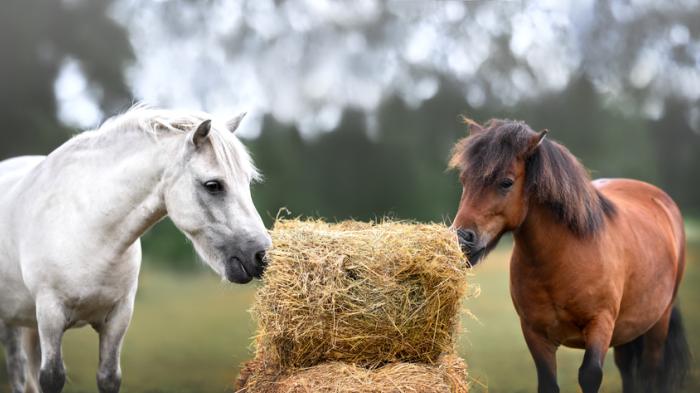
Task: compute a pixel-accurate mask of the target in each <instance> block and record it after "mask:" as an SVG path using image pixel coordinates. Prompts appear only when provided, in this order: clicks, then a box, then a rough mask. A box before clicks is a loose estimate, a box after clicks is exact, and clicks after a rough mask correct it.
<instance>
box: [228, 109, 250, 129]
mask: <svg viewBox="0 0 700 393" xmlns="http://www.w3.org/2000/svg"><path fill="white" fill-rule="evenodd" d="M246 113H247V112H243V113H241V114H240V115H238V116H236V117H234V118H232V119H231V120H229V121H227V122H226V128H228V130H229V131H231V132H236V129H238V126H239V125H241V121H242V120H243V118H244V117H245V115H246Z"/></svg>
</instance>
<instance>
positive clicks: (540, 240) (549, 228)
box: [513, 203, 578, 261]
mask: <svg viewBox="0 0 700 393" xmlns="http://www.w3.org/2000/svg"><path fill="white" fill-rule="evenodd" d="M571 237H578V236H576V235H574V233H572V232H571V230H570V228H569V227H568V225H567V224H566V223H564V222H562V221H561V220H560V219H559V218H558V217H556V216H555V214H554V213H553V212H552V211H551V209H550V208H548V207H547V206H543V205H541V204H539V203H531V205H530V207H529V209H528V213H527V216H526V217H525V220H524V221H523V223H522V224H521V225H520V226H519V227H518V228H517V229H516V230H515V231H513V240H514V242H515V247H516V249H517V250H518V252H519V253H521V254H522V255H523V256H526V257H527V258H526V259H528V260H532V261H546V260H551V259H552V258H551V256H552V253H555V252H557V250H558V249H559V248H560V246H561V244H563V242H565V241H566V240H567V239H568V238H571Z"/></svg>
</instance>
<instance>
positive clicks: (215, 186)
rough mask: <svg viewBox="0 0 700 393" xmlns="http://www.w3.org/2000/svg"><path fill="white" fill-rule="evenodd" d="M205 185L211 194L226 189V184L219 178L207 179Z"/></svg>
mask: <svg viewBox="0 0 700 393" xmlns="http://www.w3.org/2000/svg"><path fill="white" fill-rule="evenodd" d="M203 186H204V188H205V189H206V190H207V192H208V193H210V194H219V193H221V192H223V191H224V185H223V184H221V182H220V181H218V180H209V181H206V182H204V184H203Z"/></svg>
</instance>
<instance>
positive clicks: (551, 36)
mask: <svg viewBox="0 0 700 393" xmlns="http://www.w3.org/2000/svg"><path fill="white" fill-rule="evenodd" d="M0 49H1V50H2V60H1V61H0V119H2V122H3V125H2V127H0V159H5V158H9V157H12V156H16V155H22V154H47V153H49V152H50V151H52V150H53V149H55V148H56V147H57V146H59V145H60V144H61V143H63V142H65V141H66V140H67V139H68V138H70V136H72V135H74V134H76V133H78V132H80V131H81V130H84V129H90V128H94V127H97V126H98V125H99V124H100V123H101V122H102V121H103V120H104V119H106V118H107V117H109V116H112V115H115V114H118V113H120V112H123V111H125V110H126V109H128V108H129V107H130V106H131V105H133V104H134V103H135V102H145V103H148V104H151V105H155V106H161V107H178V108H191V109H202V110H206V111H209V112H212V113H214V114H217V115H233V114H236V113H238V112H239V111H242V110H246V111H248V116H247V117H246V119H245V121H244V123H243V124H242V128H241V130H240V131H239V135H240V136H241V137H242V138H243V139H244V142H245V143H246V144H247V145H248V146H249V148H250V150H251V151H252V153H253V156H254V158H255V160H256V163H257V165H258V166H259V167H260V169H261V170H262V172H263V173H264V175H265V179H266V180H265V182H264V183H262V184H259V185H256V186H254V188H253V196H254V199H255V203H256V205H257V207H258V210H259V211H260V213H261V215H262V216H263V218H264V219H265V221H266V223H267V224H268V225H270V224H271V223H272V222H273V221H274V217H275V216H276V215H277V213H278V211H279V210H280V208H282V207H286V208H287V209H288V210H289V211H290V212H291V214H292V215H313V216H322V217H326V218H328V219H331V220H334V219H343V218H355V219H362V220H366V219H372V218H376V217H382V216H386V215H391V216H394V217H399V218H410V219H417V220H423V221H440V222H443V221H444V222H449V220H450V218H451V217H452V216H453V214H454V212H455V211H456V207H457V202H458V199H459V192H460V187H459V185H458V181H457V177H456V175H455V174H454V173H450V172H446V171H445V168H446V161H447V157H448V155H449V152H450V149H451V146H452V145H453V144H454V143H455V142H456V141H457V140H458V139H459V138H460V137H463V136H464V135H465V127H464V126H463V125H462V124H461V123H460V121H459V118H458V117H459V115H461V114H463V115H467V116H469V117H471V118H473V119H475V120H478V121H485V120H487V119H489V118H491V117H506V118H514V119H522V120H525V121H526V122H527V123H528V124H529V125H530V126H532V127H533V128H534V129H543V128H547V129H549V130H550V134H549V135H550V136H551V138H553V139H556V140H559V141H560V142H562V143H564V144H565V145H566V146H568V147H569V149H570V150H571V151H572V152H573V153H574V154H576V155H577V156H578V157H579V158H580V159H581V160H582V161H583V163H584V164H585V165H586V166H587V167H588V168H590V170H591V172H592V175H593V177H633V178H637V179H642V180H646V181H649V182H651V183H653V184H656V185H658V186H660V187H662V188H663V189H665V190H666V191H667V192H668V193H669V194H670V195H671V196H672V197H673V198H674V199H675V200H676V201H677V202H678V203H679V204H680V206H681V208H682V210H683V212H684V215H685V217H686V224H687V228H688V232H689V254H690V260H689V265H690V266H689V268H688V273H687V276H686V279H685V284H684V286H683V289H682V291H681V301H682V303H683V309H684V312H685V314H686V324H687V328H688V331H689V335H690V340H691V345H692V346H693V348H694V351H695V353H696V354H700V336H699V335H698V333H697V332H698V331H700V310H697V306H696V304H697V302H698V301H699V300H700V289H697V288H698V285H699V284H700V268H698V263H699V262H700V221H699V220H698V218H697V217H700V181H699V180H700V178H699V175H700V105H699V104H700V2H698V1H697V0H678V1H672V0H668V1H661V0H659V1H653V0H609V1H602V0H599V1H596V0H550V1H529V0H519V1H507V0H501V1H498V0H495V1H489V0H484V1H459V0H455V1H447V0H439V1H438V0H401V1H380V0H355V1H350V0H347V1H345V0H318V1H311V0H301V1H283V0H249V1H243V0H241V1H236V0H230V1H225V0H217V1H215V0H209V1H194V0H190V1H188V0H179V1H175V0H173V1H166V0H161V1H139V0H62V1H58V0H3V1H2V3H0ZM143 244H144V268H143V271H142V280H141V284H140V291H139V295H138V299H137V306H136V314H135V317H134V320H133V322H132V327H131V329H130V332H129V334H128V336H127V340H126V344H125V348H124V357H123V369H124V375H125V379H124V383H123V391H125V392H160V391H163V392H166V391H167V392H222V391H226V390H227V389H230V386H231V383H232V380H233V378H235V376H236V374H237V371H238V365H239V363H240V362H241V361H243V360H244V359H247V358H248V357H250V342H251V340H250V338H251V336H252V334H253V332H254V328H255V324H254V322H253V321H252V320H251V319H250V316H249V315H248V313H247V311H246V310H247V309H248V307H249V306H250V304H251V301H252V299H253V296H254V291H255V285H248V286H233V285H226V284H222V283H220V282H219V281H218V279H217V278H215V277H213V274H211V273H209V272H207V271H205V269H203V268H202V267H201V265H200V264H199V263H198V262H197V261H196V256H195V254H194V251H192V248H191V246H190V245H189V244H188V243H187V242H186V241H185V238H184V236H183V235H181V234H180V233H178V231H177V230H176V229H175V228H174V227H173V226H172V224H171V223H170V222H169V221H168V220H165V221H164V222H162V223H160V224H158V225H157V226H156V227H155V228H154V229H152V230H151V231H150V232H149V233H148V234H147V235H146V236H145V238H144V242H143ZM509 249H510V243H509V239H506V240H505V241H504V242H503V244H502V245H501V246H500V247H499V249H497V250H496V252H495V253H494V254H493V255H492V256H490V257H489V258H488V259H487V261H486V263H484V264H483V266H482V267H480V268H478V269H476V270H475V272H474V273H475V274H474V276H473V277H472V281H473V283H474V285H475V286H476V285H479V286H480V287H481V296H480V297H478V298H476V299H469V300H467V301H466V303H465V305H466V307H468V308H469V309H471V310H472V312H474V314H476V316H477V317H478V318H479V321H474V320H471V319H465V323H464V325H465V332H464V334H463V335H462V338H461V339H460V343H459V348H460V352H461V354H462V355H463V356H465V357H466V359H467V362H468V363H469V364H470V367H471V372H472V376H473V377H474V378H475V387H476V389H477V390H486V389H488V390H489V391H491V392H531V391H534V389H535V373H534V368H533V367H532V364H531V360H530V358H529V355H528V353H527V349H526V348H525V344H524V341H523V339H522V337H521V335H520V331H519V325H518V322H517V318H516V317H515V312H514V311H513V309H512V306H511V304H510V298H509V295H508V275H507V263H508V262H507V261H508V257H509ZM96 342H97V341H96V337H95V334H94V333H93V332H92V331H89V330H87V329H83V330H78V331H71V332H70V333H69V334H68V336H67V341H66V343H65V345H64V349H65V352H66V363H67V365H68V372H69V384H68V385H67V388H66V391H68V392H87V391H94V390H95V382H94V373H95V371H96V364H97V363H96V362H97V346H96V345H97V344H96ZM581 356H582V353H581V352H578V351H570V350H563V351H561V352H560V356H559V359H560V382H561V385H562V389H563V391H576V389H577V388H576V387H575V386H576V385H575V381H576V370H577V368H578V365H579V362H580V359H581ZM697 356H700V355H697ZM693 374H694V375H693V381H692V382H691V386H690V388H689V390H688V391H697V389H698V388H700V384H699V382H698V378H700V366H699V365H698V363H697V361H696V363H695V368H694V372H693ZM6 383H7V377H6V374H5V373H4V370H3V371H0V388H2V389H0V390H6V387H7V385H6ZM604 389H605V391H606V392H618V391H620V388H619V378H618V376H617V372H616V370H615V369H614V366H613V362H612V359H611V357H609V358H608V361H607V363H606V374H605V381H604Z"/></svg>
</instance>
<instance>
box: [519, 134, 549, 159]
mask: <svg viewBox="0 0 700 393" xmlns="http://www.w3.org/2000/svg"><path fill="white" fill-rule="evenodd" d="M547 133H549V130H548V129H544V130H542V131H540V132H537V133H535V135H533V137H532V138H531V139H530V146H528V148H527V152H526V153H525V156H526V157H529V156H530V155H532V153H534V152H535V150H537V148H538V147H539V146H540V145H541V144H542V142H543V141H544V137H546V136H547Z"/></svg>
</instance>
